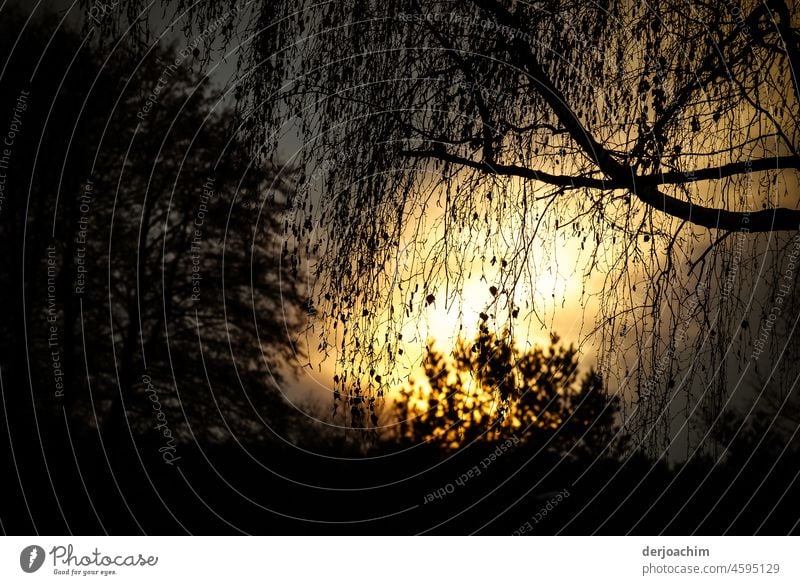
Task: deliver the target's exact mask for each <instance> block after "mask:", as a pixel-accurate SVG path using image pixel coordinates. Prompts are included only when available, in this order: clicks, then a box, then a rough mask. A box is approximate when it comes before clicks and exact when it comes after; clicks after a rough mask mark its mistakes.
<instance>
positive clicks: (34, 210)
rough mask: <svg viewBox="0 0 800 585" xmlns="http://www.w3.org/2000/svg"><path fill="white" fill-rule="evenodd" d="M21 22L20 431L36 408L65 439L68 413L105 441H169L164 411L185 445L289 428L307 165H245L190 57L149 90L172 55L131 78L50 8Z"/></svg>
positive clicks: (163, 53) (16, 165)
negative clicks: (286, 223) (24, 96)
mask: <svg viewBox="0 0 800 585" xmlns="http://www.w3.org/2000/svg"><path fill="white" fill-rule="evenodd" d="M4 14H5V16H4V19H3V21H2V26H0V28H2V29H3V30H5V31H6V32H7V33H8V34H5V35H0V36H2V39H3V40H2V41H0V44H2V43H6V44H11V43H14V49H15V50H12V48H11V47H10V46H8V47H2V49H3V54H6V55H9V56H10V58H9V62H8V66H7V69H6V70H5V75H3V76H2V80H1V82H2V90H3V91H2V96H3V97H2V101H3V104H2V105H3V111H4V112H11V111H12V110H13V105H14V101H15V100H16V99H17V96H18V95H19V94H20V91H21V90H27V91H29V94H30V98H29V99H28V107H27V108H26V110H25V112H24V117H23V126H22V128H23V131H21V132H20V136H19V140H18V141H17V144H16V145H15V152H14V157H13V161H12V163H13V164H12V165H11V168H10V170H9V180H8V181H7V183H6V185H5V192H4V195H5V196H6V198H7V199H6V205H5V207H4V209H3V212H4V213H5V214H7V215H10V216H11V217H13V219H14V221H4V222H3V223H2V226H0V240H2V241H3V242H5V244H6V245H7V246H8V247H9V249H10V250H12V251H13V253H10V254H8V255H4V256H3V257H2V259H0V263H1V264H0V267H1V268H2V271H3V274H5V275H7V278H9V279H10V280H13V281H15V282H20V283H21V285H20V287H19V289H18V287H16V286H15V287H5V288H4V290H3V293H2V298H3V299H4V302H5V303H6V304H7V306H8V307H13V308H9V309H8V311H9V312H10V314H11V315H12V316H13V319H6V320H4V321H3V326H4V331H5V332H6V333H7V334H6V335H4V336H3V339H2V342H1V343H2V344H3V345H4V347H5V348H6V349H5V350H4V351H3V355H2V361H0V366H2V371H3V376H4V379H5V380H4V381H5V384H6V388H7V389H8V388H9V387H13V388H14V392H12V393H10V394H9V395H8V398H7V399H8V400H9V403H8V404H7V406H8V407H9V408H13V409H14V410H15V411H16V412H17V413H18V414H19V421H18V424H19V426H20V427H25V428H20V429H19V433H20V434H19V436H20V437H22V436H24V435H25V433H26V432H28V431H29V430H30V428H31V427H32V425H31V424H30V423H31V420H32V419H31V418H30V417H29V416H28V415H27V414H23V413H30V412H31V411H30V410H29V409H31V408H35V409H37V411H38V412H39V414H38V415H36V414H34V416H40V417H43V422H42V425H43V426H44V427H45V428H50V427H51V426H52V433H53V435H52V436H54V437H61V436H62V435H61V434H60V433H61V432H62V431H63V430H64V424H65V422H67V421H68V422H67V424H69V425H72V426H73V427H74V428H73V429H72V430H71V431H70V432H71V433H75V434H79V433H81V432H87V433H89V434H91V433H93V432H94V431H93V430H92V428H93V427H97V428H99V429H100V430H101V431H102V432H103V433H104V435H105V438H106V439H107V441H106V442H105V444H106V445H108V444H109V443H111V444H114V443H115V441H118V440H122V439H126V437H129V436H143V437H145V438H150V439H154V437H155V435H156V434H157V432H154V431H153V427H154V426H156V425H157V424H158V423H160V422H163V421H165V420H166V421H169V424H168V425H167V427H166V428H167V429H169V431H170V434H171V436H172V437H173V438H174V439H179V438H180V437H183V438H187V437H190V436H191V437H193V438H196V439H203V440H206V441H218V440H223V441H224V440H231V437H232V436H233V435H235V436H236V437H237V438H244V437H249V438H254V437H258V438H263V437H264V436H268V435H270V430H269V429H271V430H273V431H280V430H281V428H282V427H283V426H284V425H289V424H290V418H291V412H290V409H289V407H288V405H287V404H286V403H285V402H284V401H283V399H282V396H281V394H280V392H279V390H278V386H277V384H278V383H279V382H281V381H283V380H284V379H285V376H286V375H289V374H291V373H292V372H293V371H294V370H293V368H296V367H298V365H299V362H298V356H301V357H300V359H302V355H303V351H302V349H301V345H300V344H299V343H298V337H299V334H300V332H301V329H302V323H303V314H304V313H303V309H302V307H301V304H302V299H301V295H300V294H299V292H298V290H297V287H296V281H295V280H294V278H293V277H291V275H290V270H289V266H288V265H287V264H286V263H284V264H281V262H280V244H281V241H280V233H281V227H280V221H281V214H280V209H281V208H282V204H281V203H280V201H281V199H283V198H285V196H284V195H282V193H283V192H285V191H286V190H287V188H288V187H287V186H288V185H289V184H290V183H291V180H292V177H291V176H286V175H284V176H278V175H277V174H276V173H275V171H274V170H273V169H271V168H270V167H268V166H263V165H248V164H247V162H248V161H249V160H250V159H249V157H248V151H247V149H246V148H245V147H244V146H243V145H242V144H241V143H240V142H237V141H236V140H233V139H232V138H233V132H232V129H233V118H232V112H231V110H230V109H228V108H226V107H224V106H223V105H221V104H220V103H218V102H217V100H216V97H215V95H214V93H213V91H212V89H211V87H210V85H209V84H208V83H207V80H204V78H203V76H202V75H200V74H199V73H198V72H197V70H196V67H195V69H193V68H192V63H191V59H189V60H185V61H184V63H183V64H182V65H181V66H180V67H176V68H175V69H174V71H172V72H171V73H170V76H169V82H168V83H163V84H162V85H161V86H160V88H159V91H158V93H157V96H155V97H154V98H152V99H151V102H152V103H149V102H148V101H146V100H143V99H142V95H143V94H142V88H147V93H145V94H144V95H145V97H146V96H147V95H148V94H149V93H150V91H151V90H152V88H153V86H154V84H155V83H159V78H160V77H162V78H163V76H164V72H165V71H166V70H167V69H166V68H167V65H168V64H173V63H175V62H176V58H177V55H176V52H175V50H174V49H165V48H162V47H156V48H154V50H153V54H152V55H151V56H150V58H148V59H146V60H144V61H142V62H140V63H139V64H138V68H137V69H136V70H134V71H132V70H131V68H130V61H129V59H130V56H131V54H130V53H129V52H127V51H121V52H120V53H115V54H114V55H112V56H111V57H109V58H108V59H105V60H104V59H103V58H102V56H101V55H100V54H98V53H95V52H92V51H83V52H82V51H81V50H80V47H81V39H80V38H79V36H78V35H77V34H76V33H74V32H71V31H69V30H68V29H65V28H64V27H61V26H60V25H59V23H58V21H57V20H54V19H53V18H52V17H51V18H44V19H42V21H41V22H33V23H32V24H30V25H28V26H27V27H23V22H24V20H23V17H22V16H21V15H19V14H17V13H15V12H13V11H11V12H10V13H9V14H6V13H5V12H4ZM23 28H24V29H25V30H24V32H23V33H22V34H21V35H19V38H17V34H16V33H17V31H19V30H22V29H23ZM56 29H57V30H56ZM12 32H13V34H12ZM42 55H44V57H42ZM73 55H74V56H75V57H74V58H73ZM148 103H149V106H147V107H146V108H145V105H146V104H148ZM53 161H55V162H57V163H59V164H53ZM26 181H27V182H26ZM19 291H21V293H22V294H19ZM21 339H24V340H26V343H20V341H19V340H21ZM25 364H27V367H28V368H29V369H28V372H27V374H26V372H25V371H24V367H25ZM54 384H55V385H54ZM28 385H30V395H29V396H30V400H28V393H26V392H23V388H25V387H27V386H28ZM154 409H156V410H157V411H158V412H156V410H154ZM156 416H159V417H161V418H158V419H156V418H154V417H156ZM162 427H164V425H162ZM158 432H160V431H158ZM49 434H50V433H49V432H48V435H49ZM61 440H62V439H56V441H61Z"/></svg>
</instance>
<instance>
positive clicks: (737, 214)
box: [86, 0, 800, 445]
mask: <svg viewBox="0 0 800 585" xmlns="http://www.w3.org/2000/svg"><path fill="white" fill-rule="evenodd" d="M86 4H87V5H88V4H89V2H88V1H87V2H86ZM165 4H167V5H169V6H172V7H173V8H174V10H173V11H172V12H171V13H170V14H171V15H172V16H173V17H174V19H175V20H174V22H175V23H177V24H179V25H181V26H183V27H184V30H185V32H186V34H187V38H190V39H193V41H197V39H201V41H202V42H200V44H199V47H198V53H200V54H202V55H203V57H204V58H206V59H209V60H210V59H212V58H213V56H214V54H215V53H214V51H215V49H219V48H220V47H222V48H224V49H230V50H231V51H234V52H237V53H238V54H239V56H240V63H241V65H242V67H241V72H242V75H241V76H240V78H239V79H237V81H236V84H235V89H234V94H235V96H236V98H237V99H238V112H239V114H240V119H241V121H242V123H243V128H244V129H245V131H246V133H247V136H248V138H249V140H250V143H251V145H252V146H253V147H254V150H255V151H256V152H258V153H260V154H261V155H262V156H265V157H269V156H272V155H273V154H274V153H275V152H276V149H277V146H278V144H279V143H280V140H281V138H280V133H279V132H277V131H276V129H278V128H281V127H283V125H284V124H286V123H289V122H291V123H293V124H295V125H296V126H297V134H298V135H299V137H300V138H301V140H302V142H303V147H302V148H301V149H299V151H298V152H297V154H296V157H295V159H294V160H293V161H292V162H296V163H297V164H299V166H300V168H301V169H303V170H304V177H303V179H304V180H303V183H302V184H301V187H300V188H299V189H298V190H297V192H296V193H295V194H294V196H293V197H292V198H291V199H290V201H289V204H290V207H291V209H292V214H293V217H292V221H290V222H289V224H288V225H287V229H286V238H287V254H288V256H289V257H290V258H291V261H292V262H293V263H294V264H295V265H297V266H300V267H301V268H305V269H307V270H309V271H310V272H311V273H312V274H313V277H314V280H315V282H317V283H321V284H319V285H318V286H317V287H316V290H315V291H314V292H315V296H316V298H315V300H316V303H315V308H316V311H317V315H318V316H319V318H320V322H321V323H324V326H323V328H322V329H323V333H322V335H321V337H322V339H321V342H320V346H321V347H322V348H323V349H326V348H329V347H335V348H336V350H337V351H338V352H339V355H340V360H341V361H340V363H341V365H342V369H343V370H344V371H343V372H342V373H341V375H340V376H338V378H337V379H338V382H337V387H339V389H340V390H341V391H343V392H346V393H348V394H349V395H356V396H360V395H361V394H376V393H377V394H380V393H381V392H382V390H383V388H382V387H383V386H384V385H385V383H387V382H388V379H387V378H386V377H384V378H383V380H384V384H381V383H375V380H374V378H373V377H370V378H369V380H367V381H365V380H364V378H366V377H367V376H366V374H367V372H371V371H375V370H376V368H379V367H380V365H381V364H382V363H383V362H385V361H389V362H391V361H393V360H395V359H396V357H397V353H396V352H397V351H398V346H399V343H398V335H399V331H400V329H401V328H402V324H403V322H406V321H409V320H416V319H419V316H420V315H422V314H424V311H425V310H426V308H427V307H429V306H430V305H431V304H432V303H433V302H434V300H438V301H439V302H440V303H444V302H449V303H452V304H458V303H459V302H460V295H461V294H462V291H463V290H464V288H465V284H466V282H467V280H468V279H469V278H472V277H473V276H480V277H481V278H484V279H486V280H487V281H489V282H490V283H491V286H492V288H493V289H494V291H495V292H494V293H492V295H491V296H490V297H488V299H487V306H488V307H491V308H493V309H495V310H496V311H500V312H502V314H504V315H506V316H507V317H508V319H511V318H512V317H513V316H514V315H519V314H520V311H523V313H522V316H523V317H527V318H529V319H531V320H533V321H537V320H538V321H540V323H541V325H542V326H543V327H547V326H548V325H549V321H550V320H551V319H552V311H554V310H555V308H556V307H558V304H559V301H560V299H559V298H556V294H553V297H552V298H550V299H538V298H534V296H533V295H532V294H531V292H530V287H535V283H536V281H537V278H539V277H540V276H541V275H542V274H543V273H544V272H546V271H547V270H549V269H552V268H553V266H558V264H559V262H561V263H562V264H563V262H564V261H565V257H566V261H568V262H570V263H572V264H573V270H574V271H575V272H576V273H578V274H579V275H581V276H580V277H581V278H582V279H583V282H584V286H583V291H582V295H581V306H582V307H587V306H589V305H591V304H592V303H595V304H596V308H594V309H592V311H591V313H590V314H589V317H590V319H593V320H595V321H596V327H595V328H590V330H589V332H588V333H594V332H597V333H599V334H600V336H599V338H598V341H597V342H596V344H597V346H599V347H600V350H601V353H602V355H601V363H602V364H603V366H602V367H603V373H604V379H605V380H606V382H607V383H613V384H614V385H615V386H617V387H619V388H623V389H624V391H625V394H626V395H627V396H629V397H630V398H631V401H632V407H633V412H632V415H633V418H634V419H636V420H638V421H639V422H640V423H641V428H642V429H646V430H649V431H652V432H649V433H648V437H649V439H648V440H652V441H653V442H654V445H655V443H659V442H661V443H667V444H668V443H669V441H668V436H669V434H670V422H669V421H670V419H671V415H670V412H671V410H672V409H675V408H678V409H683V408H688V409H689V410H692V408H693V407H694V405H696V404H698V403H703V404H705V405H714V404H717V405H718V404H720V403H721V402H723V401H724V397H725V396H726V393H727V390H728V389H727V382H726V380H727V373H726V372H728V369H729V366H730V365H731V364H729V363H728V362H729V361H730V359H731V357H730V356H731V355H733V356H735V358H736V360H738V366H737V367H739V368H742V367H743V364H744V363H745V362H746V361H747V359H748V355H747V354H748V351H747V349H746V348H747V344H748V343H751V341H752V340H751V339H750V338H749V337H747V336H743V335H742V328H741V324H742V323H754V324H756V323H758V324H762V323H763V314H762V315H761V316H760V317H761V318H760V317H759V311H761V310H762V306H759V304H760V300H759V299H763V298H764V294H769V293H768V292H767V293H763V294H761V296H759V297H757V298H756V299H755V301H754V297H753V295H752V294H751V292H752V290H753V288H754V287H755V286H756V284H763V285H764V286H765V287H766V290H767V291H769V290H773V291H774V290H775V289H776V288H777V286H778V279H779V278H780V275H781V272H782V271H781V267H782V266H783V263H784V262H785V260H786V255H787V253H789V252H788V251H787V250H788V249H789V246H790V244H789V238H790V236H791V234H792V233H793V232H794V231H796V230H797V228H798V226H800V209H798V201H797V196H796V187H797V182H798V168H800V165H799V164H798V163H800V157H799V156H798V145H799V142H798V138H799V136H798V132H799V129H800V127H799V126H798V114H797V113H798V111H800V108H798V95H800V85H799V84H798V82H797V79H798V71H799V70H800V69H798V65H800V48H798V47H800V45H798V39H799V38H800V37H799V35H798V29H797V16H798V14H797V7H796V5H795V4H794V3H787V2H786V1H785V0H768V1H766V2H762V1H761V0H748V1H746V2H744V3H742V4H741V6H738V5H737V6H736V7H735V10H733V9H731V10H728V9H721V8H720V7H719V6H717V5H714V4H710V3H698V2H690V1H688V0H678V1H675V2H668V3H660V4H658V5H655V4H652V3H646V2H636V1H633V0H610V1H606V2H600V3H594V4H592V3H588V4H587V3H585V2H582V1H577V0H572V1H567V2H561V1H555V0H542V1H541V2H535V3H524V2H502V1H500V0H470V1H467V2H460V3H451V2H432V3H424V4H423V3H421V2H418V1H417V0H388V1H386V2H383V1H382V2H371V1H368V0H354V1H352V2H330V3H326V2H323V3H316V2H311V1H308V2H305V1H304V2H296V1H289V0H284V1H272V0H269V1H266V0H265V1H263V2H254V3H247V4H244V3H237V2H233V1H232V2H227V3H218V2H210V1H200V2H197V3H191V4H190V3H187V2H177V3H174V4H172V3H169V2H165ZM144 7H145V2H144V0H135V1H132V2H130V3H129V5H128V10H127V11H126V12H124V13H123V12H122V11H120V12H118V13H117V18H108V19H106V20H104V21H103V22H102V23H101V25H102V27H103V28H104V29H105V31H106V33H108V34H110V35H111V36H112V37H113V36H114V35H115V34H116V33H119V32H120V31H122V30H123V29H124V27H123V25H125V26H127V25H128V24H132V29H131V30H132V31H133V35H134V36H135V37H136V38H138V39H145V38H146V35H147V34H148V33H149V26H150V23H149V20H148V19H146V18H141V17H139V16H138V15H139V14H140V11H141V10H143V9H144ZM89 24H90V25H91V26H94V24H92V23H89ZM782 232H788V234H789V235H782ZM761 234H767V235H761ZM568 241H569V242H572V244H573V245H574V246H575V248H576V250H577V251H576V252H575V254H574V257H569V255H566V254H565V253H564V251H563V249H562V248H564V247H565V246H566V244H565V242H568ZM542 256H544V260H543V259H542ZM765 265H769V268H767V269H764V266H765ZM598 275H599V281H600V282H599V283H594V279H595V278H597V277H598ZM757 281H760V282H757ZM525 283H527V284H528V287H529V288H527V289H526V288H525V286H523V285H524V284H525ZM487 288H488V287H487ZM548 303H549V304H548ZM687 305H688V306H689V308H688V309H686V308H685V307H686V306H687ZM548 311H549V312H548ZM498 324H500V323H498ZM335 327H338V328H337V329H336V330H335V331H334V328H335ZM731 345H737V347H736V349H735V350H734V351H733V352H729V351H728V347H729V346H731ZM700 362H702V364H703V365H702V366H698V365H697V364H698V363H700ZM679 393H680V395H681V398H680V399H679V400H678V399H677V396H678V394H679ZM656 428H658V429H661V430H660V431H658V432H656V431H655V429H656ZM661 431H663V432H661Z"/></svg>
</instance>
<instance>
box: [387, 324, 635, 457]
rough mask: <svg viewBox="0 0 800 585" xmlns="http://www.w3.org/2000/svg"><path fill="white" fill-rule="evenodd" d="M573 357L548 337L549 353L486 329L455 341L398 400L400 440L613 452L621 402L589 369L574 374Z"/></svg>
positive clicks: (430, 359) (428, 360)
mask: <svg viewBox="0 0 800 585" xmlns="http://www.w3.org/2000/svg"><path fill="white" fill-rule="evenodd" d="M578 367H579V360H578V353H577V351H576V349H575V347H574V346H572V345H570V346H569V347H565V346H564V345H563V344H562V343H560V340H559V338H558V336H556V335H552V336H551V343H550V346H549V347H548V348H541V347H538V346H534V347H532V348H530V349H528V350H526V351H522V350H520V349H518V348H517V347H516V346H514V345H513V343H512V342H511V341H510V340H509V338H508V337H507V336H506V337H498V336H497V335H495V334H493V333H490V332H489V331H488V329H484V330H483V331H481V332H480V333H478V335H477V336H476V337H475V339H474V340H472V341H470V342H467V341H466V340H464V339H459V341H458V343H457V345H456V347H455V348H454V350H453V353H452V356H451V357H446V356H445V355H444V354H442V353H440V352H439V351H437V350H436V349H435V348H434V347H430V348H429V349H428V353H427V356H426V357H425V361H424V371H425V377H426V381H425V383H424V384H421V385H418V384H410V385H408V386H406V387H405V388H403V389H402V391H401V393H400V394H401V395H400V397H399V398H398V399H397V402H396V403H395V411H396V412H395V414H396V416H397V419H398V422H399V431H398V434H399V439H400V441H401V442H402V443H406V442H410V443H411V444H416V443H418V442H421V441H424V442H430V443H434V444H437V445H440V446H441V447H442V448H444V449H448V450H452V449H458V448H462V447H465V446H469V445H471V444H473V443H490V444H495V443H501V442H503V441H508V440H513V441H514V442H522V443H523V444H527V445H529V446H530V447H532V448H539V449H545V450H549V451H553V452H556V453H558V454H561V455H568V456H572V457H575V456H579V455H593V456H597V455H601V454H603V455H606V456H608V455H616V454H618V453H620V452H621V451H622V449H623V448H624V447H625V446H626V443H627V441H626V438H625V435H624V433H623V432H622V431H621V430H620V419H619V414H620V412H619V399H618V397H616V396H608V395H607V393H606V391H605V388H604V387H603V381H602V378H601V377H600V376H599V375H598V374H597V372H595V371H594V370H589V371H588V372H586V373H585V374H584V375H583V376H579V370H578Z"/></svg>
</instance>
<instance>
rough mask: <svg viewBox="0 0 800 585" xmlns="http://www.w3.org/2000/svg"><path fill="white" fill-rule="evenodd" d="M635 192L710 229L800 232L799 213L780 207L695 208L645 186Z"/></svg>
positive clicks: (798, 211)
mask: <svg viewBox="0 0 800 585" xmlns="http://www.w3.org/2000/svg"><path fill="white" fill-rule="evenodd" d="M632 192H633V193H634V194H635V195H636V197H638V198H639V200H641V201H642V202H644V203H646V204H647V205H649V206H651V207H653V208H654V209H658V210H659V211H662V212H663V213H666V214H667V215H671V216H672V217H677V218H680V219H683V220H686V221H688V222H690V223H692V224H694V225H696V226H700V227H705V228H708V229H718V230H725V231H742V232H775V231H789V230H798V229H800V210H798V209H788V208H785V207H777V208H773V209H762V210H759V211H753V212H750V211H728V210H726V209H717V208H714V207H704V206H702V205H695V204H693V203H691V202H689V201H683V200H682V199H678V198H677V197H672V196H671V195H667V194H666V193H662V192H661V191H659V190H658V189H657V188H656V187H653V186H644V187H642V188H639V189H633V190H632Z"/></svg>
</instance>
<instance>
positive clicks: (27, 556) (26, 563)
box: [19, 544, 45, 573]
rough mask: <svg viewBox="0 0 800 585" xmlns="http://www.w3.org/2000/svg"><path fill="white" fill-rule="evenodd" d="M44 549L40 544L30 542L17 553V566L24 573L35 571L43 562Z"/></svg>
mask: <svg viewBox="0 0 800 585" xmlns="http://www.w3.org/2000/svg"><path fill="white" fill-rule="evenodd" d="M44 556H45V555H44V549H43V548H42V547H41V546H38V545H35V544H32V545H30V546H26V547H25V548H23V549H22V552H21V553H19V566H20V567H21V568H22V570H23V571H25V572H26V573H35V572H36V571H38V570H39V569H40V568H41V567H42V565H43V564H44Z"/></svg>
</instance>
